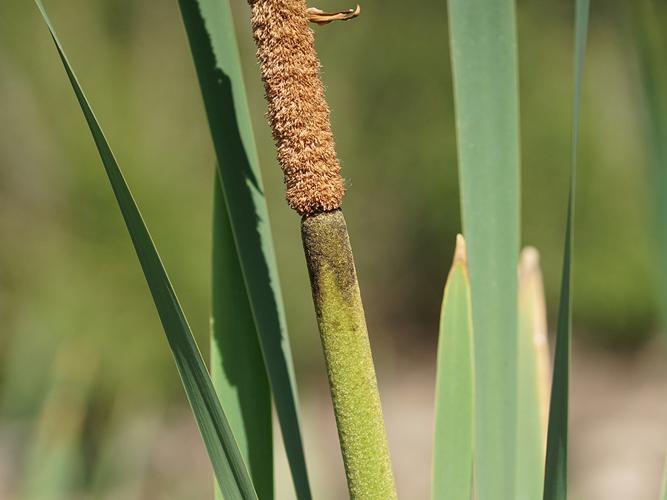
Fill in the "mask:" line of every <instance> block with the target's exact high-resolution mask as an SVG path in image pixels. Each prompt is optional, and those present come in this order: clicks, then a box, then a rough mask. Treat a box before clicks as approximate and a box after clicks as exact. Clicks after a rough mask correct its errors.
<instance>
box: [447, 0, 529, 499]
mask: <svg viewBox="0 0 667 500" xmlns="http://www.w3.org/2000/svg"><path fill="white" fill-rule="evenodd" d="M448 7H449V9H448V12H449V26H450V38H451V58H452V70H453V77H454V98H455V99H454V100H455V108H456V131H457V144H458V156H459V176H460V183H461V197H462V215H463V234H464V236H465V239H466V244H467V247H468V265H469V269H470V282H471V292H472V311H473V316H472V317H473V334H474V343H475V377H476V390H475V393H476V395H475V405H476V426H475V428H476V430H475V435H476V439H475V485H476V495H477V498H478V499H479V500H515V488H514V483H515V457H514V452H513V450H514V449H515V446H516V437H515V436H516V411H517V408H516V377H517V371H516V365H517V359H516V358H517V343H516V338H517V328H518V325H517V314H518V313H517V264H518V254H519V193H520V189H519V104H518V78H517V56H516V51H517V47H516V19H515V17H516V16H515V7H514V0H496V1H493V2H488V1H484V0H448Z"/></svg>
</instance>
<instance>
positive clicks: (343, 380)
mask: <svg viewBox="0 0 667 500" xmlns="http://www.w3.org/2000/svg"><path fill="white" fill-rule="evenodd" d="M250 5H251V8H252V30H253V35H254V38H255V42H256V44H257V57H258V59H259V62H260V69H261V74H262V80H263V81H264V88H265V91H266V99H267V101H268V106H269V112H268V117H269V123H270V125H271V129H272V131H273V137H274V139H275V141H276V144H277V147H278V161H279V162H280V166H281V168H282V170H283V174H284V179H285V185H286V188H287V203H288V205H289V206H290V207H291V208H292V209H294V210H295V211H296V212H297V213H298V214H299V215H301V217H302V220H301V235H302V239H303V246H304V251H305V255H306V262H307V265H308V271H309V275H310V282H311V287H312V293H313V301H314V303H315V310H316V313H317V322H318V325H319V329H320V336H321V340H322V347H323V349H324V355H325V359H326V365H327V373H328V378H329V385H330V388H331V396H332V399H333V407H334V412H335V415H336V423H337V426H338V435H339V439H340V445H341V451H342V454H343V461H344V464H345V471H346V475H347V482H348V488H349V491H350V496H351V497H352V498H355V499H356V498H385V499H389V498H394V497H395V496H396V493H395V487H394V478H393V473H392V470H391V462H390V457H389V448H388V445H387V438H386V435H385V428H384V421H383V418H382V408H381V406H380V397H379V393H378V388H377V381H376V377H375V370H374V367H373V359H372V356H371V349H370V343H369V339H368V333H367V330H366V320H365V317H364V310H363V306H362V302H361V295H360V292H359V284H358V281H357V274H356V270H355V266H354V259H353V256H352V250H351V247H350V242H349V237H348V233H347V227H346V223H345V217H344V216H343V212H342V210H341V208H340V207H341V203H342V200H343V194H344V192H345V187H344V182H343V178H342V177H341V174H340V170H341V168H340V164H339V161H338V158H337V156H336V151H335V149H334V139H333V133H332V131H331V123H330V119H329V107H328V106H327V103H326V100H325V98H324V89H323V85H322V82H321V80H320V75H319V72H320V63H319V61H318V58H317V54H316V52H315V47H314V35H313V31H312V30H311V29H310V27H309V25H308V23H309V22H310V20H311V19H310V18H311V16H312V20H313V21H314V22H317V23H326V22H328V21H329V20H334V19H346V18H348V17H351V16H353V15H356V14H358V12H359V10H358V9H355V10H353V11H351V12H350V11H348V12H345V13H336V14H326V13H324V12H322V11H320V10H318V9H315V10H314V11H313V10H309V9H307V8H306V3H305V1H304V0H251V1H250Z"/></svg>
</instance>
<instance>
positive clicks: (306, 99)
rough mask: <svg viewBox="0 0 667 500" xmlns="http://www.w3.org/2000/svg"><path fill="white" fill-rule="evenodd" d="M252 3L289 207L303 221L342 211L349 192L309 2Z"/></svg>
mask: <svg viewBox="0 0 667 500" xmlns="http://www.w3.org/2000/svg"><path fill="white" fill-rule="evenodd" d="M249 3H250V6H251V8H252V30H253V35H254V38H255V42H256V44H257V57H258V59H259V63H260V69H261V73H262V80H263V81H264V89H265V91H266V98H267V101H268V104H269V112H268V118H269V122H270V125H271V129H272V131H273V138H274V139H275V141H276V144H277V147H278V161H279V162H280V166H281V168H282V170H283V174H284V176H285V185H286V188H287V196H286V197H287V203H288V204H289V206H290V207H291V208H293V209H294V210H296V211H297V212H298V213H299V214H301V215H311V214H315V213H319V212H324V211H329V210H334V209H336V208H339V207H340V205H341V202H342V199H343V194H344V192H345V186H344V181H343V178H342V177H341V175H340V164H339V162H338V158H337V157H336V152H335V150H334V139H333V134H332V132H331V123H330V119H329V107H328V106H327V103H326V101H325V99H324V88H323V86H322V81H321V80H320V75H319V72H320V63H319V60H318V59H317V55H316V53H315V46H314V37H313V32H312V30H311V29H310V27H309V25H308V23H309V13H308V11H307V8H306V3H305V0H249Z"/></svg>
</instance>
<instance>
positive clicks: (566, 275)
mask: <svg viewBox="0 0 667 500" xmlns="http://www.w3.org/2000/svg"><path fill="white" fill-rule="evenodd" d="M589 3H590V2H589V0H576V4H575V5H576V8H575V29H574V31H575V37H574V99H573V105H572V156H571V158H570V190H569V195H568V202H567V221H566V224H565V248H564V250H563V273H562V279H561V289H560V304H559V306H558V325H557V327H556V354H555V356H554V371H553V378H552V381H553V382H552V385H551V401H550V404H549V429H548V433H547V458H546V465H545V473H544V500H565V499H566V498H567V462H568V460H567V456H568V453H567V449H568V448H567V445H568V442H567V440H568V416H569V394H570V390H569V388H570V351H571V338H572V285H571V272H572V249H573V227H572V226H573V224H574V199H575V192H576V180H577V176H576V174H577V145H578V142H579V114H580V113H579V108H580V102H581V80H582V78H583V72H584V55H585V52H586V39H587V37H588V12H589Z"/></svg>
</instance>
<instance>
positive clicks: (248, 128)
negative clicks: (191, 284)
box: [179, 0, 311, 500]
mask: <svg viewBox="0 0 667 500" xmlns="http://www.w3.org/2000/svg"><path fill="white" fill-rule="evenodd" d="M179 5H180V8H181V14H182V17H183V22H184V24H185V28H186V31H187V34H188V39H189V41H190V47H191V49H192V55H193V58H194V62H195V68H196V70H197V75H198V78H199V83H200V87H201V91H202V96H203V98H204V106H205V108H206V114H207V117H208V122H209V127H210V130H211V136H212V139H213V144H214V148H215V153H216V156H217V159H218V169H219V176H220V180H221V185H222V191H223V194H224V199H225V202H226V207H227V210H228V213H229V217H230V222H231V227H232V231H233V234H234V241H235V244H236V249H237V252H238V256H239V259H240V263H241V268H242V271H243V278H244V281H245V284H246V289H247V292H248V296H249V300H250V306H251V310H252V314H253V318H254V320H255V326H256V329H257V333H258V335H259V342H260V346H261V349H262V354H263V356H264V363H265V366H266V372H267V375H268V378H269V383H270V385H271V390H272V393H273V397H274V404H275V407H276V413H277V415H278V420H279V423H280V428H281V431H282V435H283V442H284V444H285V450H286V453H287V458H288V462H289V465H290V469H291V472H292V479H293V482H294V487H295V490H296V494H297V498H299V499H301V500H307V499H310V498H311V493H310V485H309V481H308V472H307V469H306V461H305V456H304V452H303V444H302V438H301V431H300V424H299V420H300V419H299V412H298V407H297V401H298V396H297V389H296V381H295V377H294V368H293V364H292V355H291V350H290V346H289V340H288V337H287V327H286V322H285V314H284V310H283V304H282V295H281V292H280V285H279V279H278V272H277V266H276V259H275V252H274V249H273V241H272V238H271V228H270V225H269V216H268V210H267V207H266V201H265V199H264V194H263V186H262V182H261V175H260V170H259V160H258V157H257V150H256V146H255V139H254V133H253V130H252V125H251V121H250V113H249V110H248V104H247V98H246V93H245V87H244V83H243V76H242V73H241V62H240V58H239V54H238V47H237V42H236V38H235V35H234V24H233V20H232V13H231V9H230V5H229V2H228V0H221V1H219V0H179Z"/></svg>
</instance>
